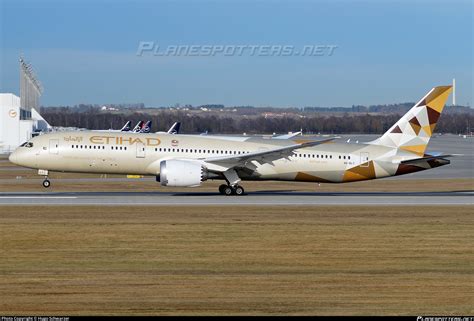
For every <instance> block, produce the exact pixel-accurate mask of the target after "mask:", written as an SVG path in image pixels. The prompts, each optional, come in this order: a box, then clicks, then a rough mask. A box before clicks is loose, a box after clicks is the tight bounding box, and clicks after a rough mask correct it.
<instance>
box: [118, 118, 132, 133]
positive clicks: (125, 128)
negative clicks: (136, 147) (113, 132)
mask: <svg viewBox="0 0 474 321" xmlns="http://www.w3.org/2000/svg"><path fill="white" fill-rule="evenodd" d="M131 127H132V121H130V120H129V121H127V122H126V123H125V125H123V127H122V129H121V130H120V131H122V132H129V131H130V129H131Z"/></svg>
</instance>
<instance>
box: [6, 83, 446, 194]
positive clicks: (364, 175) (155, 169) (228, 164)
mask: <svg viewBox="0 0 474 321" xmlns="http://www.w3.org/2000/svg"><path fill="white" fill-rule="evenodd" d="M450 92H451V86H440V87H435V88H433V89H431V90H430V91H429V92H428V93H427V94H426V95H425V96H424V97H423V98H422V99H421V100H420V101H419V102H418V103H417V104H416V105H415V106H413V108H411V109H410V110H409V111H408V112H407V114H405V115H404V116H403V117H402V118H401V119H400V120H399V121H398V122H396V123H395V124H394V125H393V126H392V127H391V128H390V129H389V130H388V131H387V132H386V133H385V134H383V135H382V136H381V137H380V138H378V139H376V140H374V141H372V142H368V143H364V144H347V143H335V142H334V141H333V139H325V140H322V141H310V140H304V139H264V138H256V137H229V136H208V135H204V136H202V135H179V136H176V135H169V134H167V133H166V134H131V133H119V132H117V133H114V132H112V133H104V132H97V131H85V132H84V131H82V132H78V131H72V132H58V133H51V134H45V135H40V136H38V137H34V138H32V139H31V140H29V141H28V142H26V143H24V144H23V145H21V146H20V147H19V148H17V149H16V150H15V151H14V152H13V153H12V154H11V155H10V157H9V159H10V161H11V162H12V163H15V164H17V165H20V166H24V167H29V168H35V169H38V174H40V175H43V176H45V180H44V181H43V186H44V187H49V186H50V181H49V180H48V173H49V171H58V172H80V173H103V174H105V173H107V174H109V173H110V174H135V175H152V176H156V179H157V181H159V182H160V183H161V185H162V186H178V187H193V186H199V185H200V184H201V183H202V182H203V181H205V180H207V179H220V180H224V181H225V182H226V183H225V184H222V185H221V186H220V187H219V192H220V193H221V194H224V195H243V194H244V189H243V187H242V186H240V182H241V181H245V180H262V181H263V180H281V181H299V182H318V183H319V182H327V183H346V182H354V181H360V180H370V179H376V178H383V177H389V176H394V175H402V174H407V173H413V172H417V171H422V170H427V169H431V168H435V167H439V166H444V165H447V164H449V163H450V161H449V160H447V159H446V158H448V157H451V156H453V155H443V154H426V153H425V150H426V147H427V145H428V142H429V140H430V137H431V135H432V134H433V131H434V128H435V126H436V123H437V121H438V118H439V117H440V115H441V112H442V111H443V108H444V105H445V102H446V100H447V98H448V96H449V93H450Z"/></svg>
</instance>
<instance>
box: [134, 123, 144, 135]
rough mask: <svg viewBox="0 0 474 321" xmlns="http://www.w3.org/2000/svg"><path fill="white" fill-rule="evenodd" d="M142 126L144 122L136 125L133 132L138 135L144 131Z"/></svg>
mask: <svg viewBox="0 0 474 321" xmlns="http://www.w3.org/2000/svg"><path fill="white" fill-rule="evenodd" d="M142 126H143V120H140V121H139V122H138V123H137V124H136V125H135V127H133V129H132V132H133V133H138V132H139V131H140V129H142Z"/></svg>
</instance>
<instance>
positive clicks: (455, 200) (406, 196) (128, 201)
mask: <svg viewBox="0 0 474 321" xmlns="http://www.w3.org/2000/svg"><path fill="white" fill-rule="evenodd" d="M473 203H474V191H454V192H391V193H388V192H294V191H266V192H252V193H249V194H248V195H245V196H222V195H220V194H218V193H211V192H193V193H189V192H57V193H54V192H53V193H51V192H24V193H0V206H1V205H104V206H124V205H134V206H140V205H161V206H207V205H219V206H225V205H231V206H235V205H246V206H251V205H254V206H261V205H265V206H268V205H312V206H317V205H413V206H415V205H423V206H427V205H472V204H473Z"/></svg>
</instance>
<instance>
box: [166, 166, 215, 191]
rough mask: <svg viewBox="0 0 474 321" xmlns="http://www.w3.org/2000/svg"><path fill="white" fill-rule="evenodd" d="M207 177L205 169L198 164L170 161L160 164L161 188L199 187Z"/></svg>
mask: <svg viewBox="0 0 474 321" xmlns="http://www.w3.org/2000/svg"><path fill="white" fill-rule="evenodd" d="M207 177H208V173H207V169H206V168H205V167H204V166H202V165H201V164H200V163H198V162H192V161H185V160H175V159H170V160H165V161H162V162H161V163H160V177H159V180H160V183H161V185H162V186H176V187H192V186H199V185H201V182H204V181H205V180H207Z"/></svg>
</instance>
